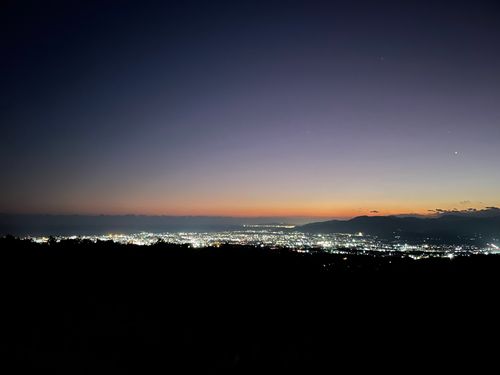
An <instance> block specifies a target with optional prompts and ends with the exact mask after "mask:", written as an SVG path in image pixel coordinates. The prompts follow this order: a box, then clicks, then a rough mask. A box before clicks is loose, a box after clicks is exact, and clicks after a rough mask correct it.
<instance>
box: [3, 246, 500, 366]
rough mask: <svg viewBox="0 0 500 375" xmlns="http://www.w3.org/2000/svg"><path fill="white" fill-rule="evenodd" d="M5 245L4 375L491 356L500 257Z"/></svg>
mask: <svg viewBox="0 0 500 375" xmlns="http://www.w3.org/2000/svg"><path fill="white" fill-rule="evenodd" d="M0 245H1V246H0V249H1V252H0V264H1V277H2V284H1V285H2V288H1V289H2V290H1V293H2V306H3V307H2V312H3V314H2V315H3V317H2V320H1V321H0V322H1V330H2V335H1V337H0V340H1V347H2V352H3V353H4V355H5V357H4V360H3V362H2V363H3V366H7V365H9V368H11V369H12V370H13V371H12V372H9V373H34V372H36V373H40V372H46V373H52V374H54V373H61V374H62V373H64V374H68V373H71V374H80V373H81V374H87V373H92V374H101V373H102V374H105V373H106V374H109V373H121V374H144V373H165V372H170V371H174V372H176V373H178V372H183V373H187V372H189V371H216V372H221V371H225V370H232V371H250V372H260V371H277V370H299V371H302V372H311V371H313V370H319V369H320V368H321V367H324V366H326V368H328V369H329V370H330V371H343V369H344V368H346V367H347V368H349V369H351V370H353V371H354V370H360V371H389V370H393V371H401V369H402V368H407V367H408V366H411V368H414V369H419V370H420V371H426V370H427V369H428V368H429V367H432V368H435V369H439V368H442V369H450V368H455V367H462V366H463V368H467V367H465V366H472V367H471V368H473V369H475V370H478V369H480V368H482V367H483V366H486V365H487V364H488V363H491V362H493V361H494V360H495V358H496V348H497V345H496V337H497V335H498V333H499V329H498V328H499V327H498V322H497V318H496V313H497V310H498V309H497V307H496V305H497V298H496V297H497V295H498V291H497V287H496V286H497V285H498V282H499V277H500V274H499V273H498V267H500V257H498V256H493V255H490V256H481V255H477V256H471V257H458V258H455V259H453V260H449V259H428V260H420V261H414V260H412V259H410V258H407V257H404V256H392V257H380V256H373V255H354V254H353V255H331V254H326V253H324V252H318V253H310V254H301V253H297V252H293V251H290V250H269V249H256V248H254V247H244V246H239V247H238V246H222V247H220V248H206V249H204V248H202V249H193V248H189V247H187V246H174V245H169V244H164V243H158V244H156V245H152V246H149V247H147V246H146V247H141V246H133V245H119V244H116V243H113V242H111V241H109V242H97V243H92V242H90V241H79V240H65V241H61V242H55V241H54V240H51V241H49V242H48V243H46V244H36V243H33V242H30V241H21V240H18V239H15V238H13V237H4V238H2V239H1V240H0ZM454 353H462V354H461V355H460V357H461V358H460V360H453V361H451V362H449V361H448V356H449V355H452V354H454ZM477 361H480V362H477ZM401 366H403V367H401ZM5 368H7V367H5Z"/></svg>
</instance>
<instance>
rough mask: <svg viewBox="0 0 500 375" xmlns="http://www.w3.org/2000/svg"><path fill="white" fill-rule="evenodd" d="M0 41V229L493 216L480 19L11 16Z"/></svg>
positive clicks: (495, 120)
mask: <svg viewBox="0 0 500 375" xmlns="http://www.w3.org/2000/svg"><path fill="white" fill-rule="evenodd" d="M0 24H1V25H2V26H1V34H0V35H1V56H2V58H1V61H0V67H1V78H2V84H1V85H0V95H1V103H0V124H1V130H2V131H1V134H2V137H1V138H0V160H1V163H2V164H1V165H2V170H3V174H4V176H3V177H2V184H1V188H0V189H1V191H0V192H1V194H0V212H12V213H18V212H25V213H93V214H97V213H109V214H117V213H118V214H120V213H142V214H173V215H236V216H268V215H269V216H274V215H276V216H297V215H298V216H331V217H349V216H354V215H358V214H367V213H370V211H378V213H380V214H384V213H400V212H418V213H426V212H428V210H430V209H435V208H442V209H452V208H457V209H464V208H468V207H475V208H480V207H484V206H495V205H500V188H499V186H500V168H499V165H500V147H499V146H500V48H499V47H498V46H500V6H499V5H498V3H497V2H495V1H491V2H487V1H468V2H460V1H428V2H427V1H415V2H411V1H410V2H404V4H403V2H398V1H390V2H389V1H371V2H369V1H202V2H200V1H166V2H149V1H116V2H113V1H95V2H93V1H81V2H78V1H74V2H67V1H66V2H56V1H47V2H39V1H33V2H29V1H28V2H22V4H21V3H20V2H10V3H7V4H6V5H2V11H1V12H0Z"/></svg>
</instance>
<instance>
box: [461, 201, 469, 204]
mask: <svg viewBox="0 0 500 375" xmlns="http://www.w3.org/2000/svg"><path fill="white" fill-rule="evenodd" d="M459 203H460V204H461V205H466V204H471V201H460V202H459Z"/></svg>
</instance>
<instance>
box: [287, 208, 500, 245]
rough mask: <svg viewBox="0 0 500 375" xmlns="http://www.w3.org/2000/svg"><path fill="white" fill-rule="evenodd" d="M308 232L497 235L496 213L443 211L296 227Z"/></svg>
mask: <svg viewBox="0 0 500 375" xmlns="http://www.w3.org/2000/svg"><path fill="white" fill-rule="evenodd" d="M296 230H299V231H301V232H308V233H358V232H363V233H365V234H370V235H375V236H378V237H381V238H385V239H391V238H394V237H395V236H399V237H400V238H401V239H405V240H408V241H411V240H417V241H420V240H423V239H427V238H429V239H431V240H438V241H442V242H443V241H444V242H452V243H454V242H460V243H464V242H474V243H486V242H488V241H491V240H493V239H494V238H500V214H498V215H478V214H473V215H465V214H463V213H460V214H445V215H442V216H440V217H435V218H421V217H398V216H359V217H355V218H353V219H351V220H347V221H342V220H330V221H324V222H316V223H310V224H306V225H302V226H299V227H297V228H296Z"/></svg>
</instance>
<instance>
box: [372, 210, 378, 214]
mask: <svg viewBox="0 0 500 375" xmlns="http://www.w3.org/2000/svg"><path fill="white" fill-rule="evenodd" d="M370 213H371V214H378V213H379V212H378V211H377V210H371V211H370Z"/></svg>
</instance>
